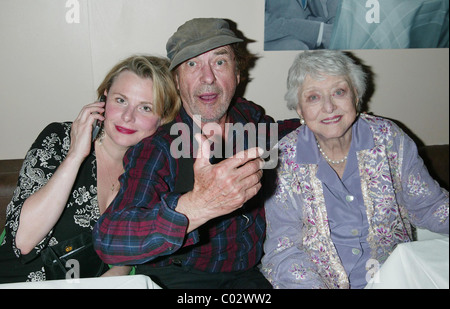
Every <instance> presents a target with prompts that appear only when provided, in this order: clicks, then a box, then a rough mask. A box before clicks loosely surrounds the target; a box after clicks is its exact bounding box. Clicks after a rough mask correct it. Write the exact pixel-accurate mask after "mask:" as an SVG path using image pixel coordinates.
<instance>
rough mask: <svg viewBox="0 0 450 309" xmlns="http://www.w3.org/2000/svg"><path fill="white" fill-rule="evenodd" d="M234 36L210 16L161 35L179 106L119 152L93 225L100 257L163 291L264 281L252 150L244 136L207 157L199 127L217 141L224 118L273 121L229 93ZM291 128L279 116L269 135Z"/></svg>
mask: <svg viewBox="0 0 450 309" xmlns="http://www.w3.org/2000/svg"><path fill="white" fill-rule="evenodd" d="M240 42H242V39H240V38H238V37H237V36H236V35H235V33H234V32H233V31H231V30H230V28H229V25H228V23H227V22H226V21H225V20H222V19H216V18H198V19H193V20H190V21H188V22H186V23H185V24H184V25H182V26H181V27H179V28H178V30H177V31H176V32H175V33H174V34H173V36H172V37H171V38H170V39H169V40H168V42H167V46H166V47H167V55H168V57H169V59H170V60H171V65H170V69H171V70H173V72H174V77H175V80H176V84H177V87H178V90H179V93H180V97H181V99H182V102H183V108H182V109H181V111H180V114H179V115H178V117H177V118H176V119H175V121H174V122H172V123H170V124H167V125H164V126H162V127H161V128H160V129H159V130H158V131H157V132H156V133H155V134H154V135H153V136H152V137H151V138H148V139H144V140H143V141H142V142H141V143H139V144H138V145H136V146H135V147H133V148H132V149H131V150H130V151H129V152H128V153H127V154H126V156H125V158H124V166H125V173H124V175H123V176H122V177H121V178H120V182H121V190H120V192H119V193H118V195H117V197H116V199H115V200H114V201H113V203H112V204H111V206H110V207H109V208H108V210H107V211H106V212H105V214H104V215H103V216H102V217H101V218H100V220H99V221H98V224H97V226H96V227H95V229H94V239H95V247H96V250H97V253H98V254H99V256H100V257H101V258H102V259H103V260H104V261H105V262H107V263H109V264H115V265H130V264H137V265H138V266H137V273H143V274H146V275H149V276H150V277H151V278H152V279H153V280H154V281H155V282H157V283H158V284H160V285H161V286H162V287H167V288H271V285H270V284H269V283H268V282H267V281H266V279H265V278H264V276H262V275H261V273H260V272H259V270H258V268H257V265H258V263H259V262H260V259H261V256H262V252H263V250H262V245H263V240H264V236H265V216H264V207H263V206H264V205H263V203H264V197H263V196H262V194H261V193H262V192H261V191H262V190H261V191H260V188H261V186H262V184H261V183H262V179H265V178H262V174H263V173H262V167H263V160H262V159H261V158H260V156H261V152H260V149H258V148H248V145H250V144H251V142H250V141H249V140H248V138H246V139H245V145H246V146H245V147H244V148H245V149H243V150H242V151H240V152H238V151H239V149H238V148H237V147H236V145H233V154H234V155H232V156H231V157H228V158H218V159H223V160H215V161H214V158H210V153H211V151H213V150H214V149H211V148H210V144H209V142H210V141H212V137H211V135H212V133H211V132H210V130H206V126H207V125H211V124H213V125H215V128H217V130H215V131H214V132H213V133H216V135H217V132H219V136H220V138H219V139H222V140H225V138H226V137H227V133H229V131H228V129H227V126H226V124H242V125H246V124H255V125H258V124H261V123H263V124H266V125H267V127H268V126H269V125H270V124H273V123H274V121H273V119H272V118H270V117H268V116H266V115H265V114H264V111H263V109H262V108H261V107H259V106H257V105H255V104H253V103H251V102H248V101H246V100H244V99H242V98H235V90H236V87H237V85H238V84H239V82H240V70H242V69H243V67H242V65H243V63H244V61H243V57H242V54H243V53H242V49H240V47H239V46H238V44H239V43H240ZM298 125H299V123H298V122H296V121H285V122H280V124H279V125H278V129H279V130H278V132H277V133H278V135H279V138H281V137H282V136H284V135H285V134H287V133H288V132H290V131H291V130H292V129H294V128H295V127H297V126H298ZM186 128H187V129H188V130H187V131H188V133H186V132H187V131H186V130H185V129H186ZM180 132H181V135H180ZM194 132H202V134H197V135H195V138H194V136H193V133H194ZM265 132H266V134H268V133H269V132H270V130H265ZM236 134H239V133H237V132H236V131H233V133H230V135H236ZM275 135H276V134H275ZM235 137H236V136H235ZM178 138H181V139H184V140H186V138H187V140H188V141H189V149H188V150H187V155H184V156H181V157H180V156H177V155H176V151H174V149H173V144H174V143H175V142H176V141H177V139H178ZM207 139H208V140H209V141H207ZM216 141H217V140H216ZM220 142H221V141H218V143H214V142H213V143H212V145H213V147H217V145H219V144H220ZM171 146H172V149H171ZM197 146H198V149H197ZM175 148H176V147H175ZM219 148H220V147H219ZM247 148H248V149H247ZM216 150H217V149H216ZM185 154H186V152H185ZM215 157H220V155H217V153H215ZM261 178H262V179H261Z"/></svg>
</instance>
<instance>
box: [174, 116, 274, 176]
mask: <svg viewBox="0 0 450 309" xmlns="http://www.w3.org/2000/svg"><path fill="white" fill-rule="evenodd" d="M193 119H194V123H201V116H200V115H194V117H193ZM201 127H202V128H201V129H200V127H199V126H197V125H194V126H193V132H191V129H190V128H189V126H188V125H187V124H186V123H182V122H178V123H175V124H173V125H172V126H171V128H170V134H172V135H178V137H176V138H175V139H174V140H173V142H172V143H171V145H170V154H171V155H172V157H173V158H175V159H179V158H181V157H183V158H189V157H191V156H193V157H194V158H196V157H198V156H199V153H200V154H202V152H199V151H198V150H199V147H200V146H201V145H199V143H198V142H197V140H196V139H195V138H194V136H195V135H196V134H203V136H208V138H206V140H204V141H203V142H204V143H209V144H210V149H211V151H210V155H209V158H212V157H214V158H216V159H225V158H230V157H238V158H243V157H244V156H245V155H246V154H245V152H244V150H245V149H250V148H254V147H259V148H261V149H262V151H263V153H262V155H261V158H262V159H264V161H265V165H264V169H272V168H275V167H276V166H277V162H278V148H277V143H278V124H277V123H258V124H254V123H247V124H245V125H244V124H242V123H226V124H225V128H224V130H225V132H223V129H222V128H221V127H220V125H219V124H217V123H212V122H209V123H205V124H203V125H201ZM223 136H226V138H225V139H224V138H223ZM191 145H192V146H191ZM191 147H193V149H192V154H191Z"/></svg>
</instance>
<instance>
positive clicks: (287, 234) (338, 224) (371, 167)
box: [262, 115, 449, 288]
mask: <svg viewBox="0 0 450 309" xmlns="http://www.w3.org/2000/svg"><path fill="white" fill-rule="evenodd" d="M279 149H280V158H279V161H280V165H279V168H278V171H277V173H278V179H277V181H278V184H277V192H276V194H275V195H274V196H273V197H271V198H270V199H269V201H268V202H267V203H266V206H265V208H266V220H267V239H266V242H265V246H264V247H265V248H264V250H265V256H264V257H263V261H262V271H263V273H264V274H265V276H266V277H267V279H268V280H269V281H270V282H271V283H272V284H273V285H274V287H278V288H314V287H319V288H320V287H321V288H324V287H325V288H345V287H350V288H363V287H364V286H365V285H366V284H367V280H368V279H369V276H368V274H370V272H371V267H373V266H374V265H375V266H377V267H379V266H380V265H381V264H382V263H383V262H384V260H385V259H386V258H387V257H388V256H389V254H390V253H391V252H392V250H393V249H394V248H395V246H396V245H397V244H398V243H400V242H406V241H410V240H411V229H410V222H412V223H414V224H416V225H418V226H421V227H425V228H428V229H430V230H432V231H435V232H440V233H447V234H448V230H449V227H448V226H449V224H448V207H449V206H448V205H449V202H448V201H449V199H448V192H447V191H446V190H444V189H441V188H440V187H439V186H438V185H437V183H436V182H435V181H434V180H433V179H432V178H431V177H430V175H429V174H428V172H427V170H426V168H425V166H424V165H423V161H422V160H421V159H420V157H418V155H417V149H416V146H415V144H414V142H413V141H412V140H411V139H410V138H409V137H408V136H407V135H406V134H404V132H403V131H402V130H401V129H400V128H398V127H397V126H396V125H395V124H394V123H392V122H390V121H388V120H385V119H382V118H379V117H373V116H368V115H361V116H360V118H359V119H358V120H357V121H356V122H355V124H354V125H353V127H352V142H351V147H350V151H349V154H348V159H347V164H346V167H345V171H344V174H343V177H342V179H340V178H339V177H338V175H337V174H336V173H335V171H334V170H333V169H332V168H331V167H330V166H329V164H328V163H327V162H326V161H325V159H324V158H323V157H322V156H321V155H320V152H319V151H318V148H317V145H316V140H315V137H314V134H313V133H312V132H311V130H309V128H308V127H307V126H301V127H300V128H298V129H297V130H296V131H294V132H292V133H291V134H289V135H288V136H286V137H285V138H284V139H282V140H281V141H280V147H279ZM412 167H414V168H412ZM422 218H423V219H424V220H422Z"/></svg>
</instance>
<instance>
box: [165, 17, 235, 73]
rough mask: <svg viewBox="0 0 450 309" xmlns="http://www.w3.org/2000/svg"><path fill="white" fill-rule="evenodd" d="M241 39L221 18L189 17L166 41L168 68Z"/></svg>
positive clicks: (171, 68)
mask: <svg viewBox="0 0 450 309" xmlns="http://www.w3.org/2000/svg"><path fill="white" fill-rule="evenodd" d="M242 41H243V40H242V39H240V38H238V37H237V36H236V34H235V33H234V32H233V31H232V30H230V26H229V25H228V22H226V21H225V20H223V19H220V18H194V19H191V20H189V21H187V22H186V23H184V24H183V25H181V26H180V27H179V28H178V30H177V31H176V32H175V33H174V34H173V35H172V36H171V37H170V38H169V40H168V41H167V44H166V50H167V57H168V58H169V59H170V67H169V69H170V70H173V69H174V68H175V67H176V66H178V65H179V64H181V63H182V62H184V61H186V60H188V59H191V58H194V57H196V56H198V55H201V54H203V53H205V52H207V51H210V50H212V49H214V48H217V47H220V46H224V45H228V44H232V43H237V42H242Z"/></svg>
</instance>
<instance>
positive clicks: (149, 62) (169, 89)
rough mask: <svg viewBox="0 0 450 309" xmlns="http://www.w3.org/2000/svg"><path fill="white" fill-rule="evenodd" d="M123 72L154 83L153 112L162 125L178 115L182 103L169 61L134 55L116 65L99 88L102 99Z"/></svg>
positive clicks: (98, 91) (98, 92)
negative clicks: (159, 118)
mask: <svg viewBox="0 0 450 309" xmlns="http://www.w3.org/2000/svg"><path fill="white" fill-rule="evenodd" d="M123 71H130V72H133V73H134V74H136V75H137V76H139V77H141V78H149V79H151V80H152V82H153V102H154V104H153V110H154V112H155V114H156V115H158V116H159V117H161V123H162V124H165V123H168V122H170V121H172V120H173V119H174V118H175V116H176V115H177V114H178V112H179V110H180V107H181V101H180V97H179V96H178V92H177V89H176V86H175V83H174V81H173V78H172V73H171V72H170V71H169V60H168V59H166V58H162V57H156V56H148V55H133V56H131V57H128V58H126V59H124V60H122V61H121V62H119V63H118V64H116V65H115V66H114V67H113V68H112V69H111V70H110V71H109V73H108V74H107V75H106V77H105V79H104V80H103V82H102V83H101V84H100V86H98V88H97V94H98V96H99V97H100V96H101V95H103V94H104V93H105V91H106V92H107V93H108V92H109V89H110V88H111V86H112V84H113V83H114V81H115V79H116V78H117V76H119V74H120V73H122V72H123Z"/></svg>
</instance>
